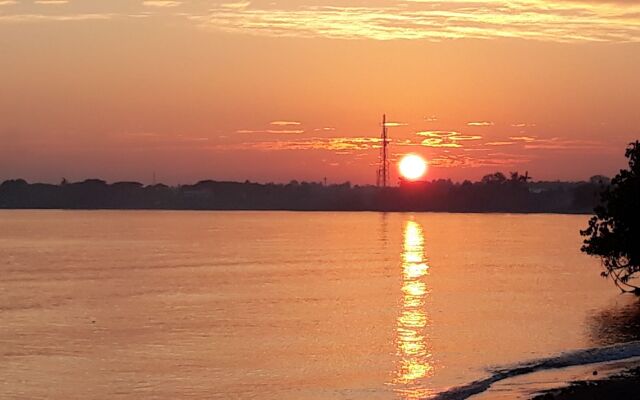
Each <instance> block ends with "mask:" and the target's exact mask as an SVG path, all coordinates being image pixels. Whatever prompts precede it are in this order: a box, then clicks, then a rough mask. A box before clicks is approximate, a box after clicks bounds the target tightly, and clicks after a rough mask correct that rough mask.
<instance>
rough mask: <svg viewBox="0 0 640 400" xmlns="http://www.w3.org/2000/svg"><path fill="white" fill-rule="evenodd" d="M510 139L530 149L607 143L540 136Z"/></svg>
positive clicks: (574, 148) (603, 145)
mask: <svg viewBox="0 0 640 400" xmlns="http://www.w3.org/2000/svg"><path fill="white" fill-rule="evenodd" d="M509 139H510V140H513V141H515V142H519V143H520V144H522V145H523V147H524V148H525V149H528V150H576V149H602V148H604V147H607V146H606V144H605V143H602V142H599V141H595V140H574V139H564V138H560V137H552V138H538V137H536V136H511V137H509Z"/></svg>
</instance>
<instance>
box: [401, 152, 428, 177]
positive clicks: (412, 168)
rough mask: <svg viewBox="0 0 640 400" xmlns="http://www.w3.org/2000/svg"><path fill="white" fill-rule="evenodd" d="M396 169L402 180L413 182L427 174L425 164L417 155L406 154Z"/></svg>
mask: <svg viewBox="0 0 640 400" xmlns="http://www.w3.org/2000/svg"><path fill="white" fill-rule="evenodd" d="M398 169H399V170H400V175H402V177H403V178H405V179H408V180H411V181H415V180H416V179H419V178H420V177H422V176H423V175H424V174H425V172H427V162H426V161H425V160H424V158H422V157H420V156H419V155H417V154H407V155H405V156H404V157H402V159H401V160H400V164H398Z"/></svg>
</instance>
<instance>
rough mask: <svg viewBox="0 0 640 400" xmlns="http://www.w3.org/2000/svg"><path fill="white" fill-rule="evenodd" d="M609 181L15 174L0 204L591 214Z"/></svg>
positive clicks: (2, 188)
mask: <svg viewBox="0 0 640 400" xmlns="http://www.w3.org/2000/svg"><path fill="white" fill-rule="evenodd" d="M608 185H609V179H608V178H606V177H604V176H594V177H592V178H591V179H590V180H589V181H586V182H559V181H556V182H533V181H532V180H531V178H530V177H529V175H528V174H525V175H521V174H519V173H517V172H512V173H511V174H510V175H509V176H508V177H507V176H505V175H504V174H503V173H501V172H496V173H494V174H489V175H486V176H484V177H483V178H482V179H481V180H480V181H479V182H471V181H468V180H467V181H464V182H461V183H459V182H452V181H451V180H444V179H439V180H433V181H428V182H406V181H405V182H400V185H399V186H396V187H387V188H380V187H375V186H368V185H364V186H360V185H351V184H350V183H349V182H345V183H342V184H331V185H325V184H322V183H318V182H297V181H291V182H289V183H287V184H276V183H267V184H261V183H254V182H249V181H245V182H221V181H212V180H205V181H200V182H198V183H196V184H192V185H179V186H174V187H170V186H167V185H163V184H154V185H147V186H145V185H143V184H142V183H139V182H116V183H112V184H109V183H107V182H105V181H103V180H99V179H87V180H85V181H82V182H73V183H71V182H67V181H66V180H63V181H62V182H61V183H60V184H58V185H53V184H44V183H28V182H26V181H25V180H23V179H14V180H7V181H5V182H3V183H2V184H1V185H0V208H10V209H174V210H309V211H448V212H517V213H533V212H541V213H590V212H591V211H592V210H593V208H594V207H595V206H596V205H598V202H599V194H600V193H601V192H602V191H603V189H605V188H606V187H607V186H608Z"/></svg>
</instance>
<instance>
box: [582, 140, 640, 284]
mask: <svg viewBox="0 0 640 400" xmlns="http://www.w3.org/2000/svg"><path fill="white" fill-rule="evenodd" d="M625 156H626V157H627V158H628V159H629V169H628V170H621V171H620V173H619V174H618V175H616V176H615V177H614V178H613V179H612V180H611V185H610V186H608V187H606V188H605V189H604V191H603V192H602V194H601V205H599V206H598V207H596V208H595V210H594V213H595V215H594V216H593V217H592V218H591V219H590V220H589V227H588V228H587V229H585V230H583V231H580V234H581V235H582V236H585V237H586V239H585V240H584V245H583V246H582V251H583V252H585V253H587V254H589V255H592V256H598V257H600V258H601V259H602V264H603V266H604V268H605V271H604V272H602V276H604V277H611V278H612V279H613V282H614V283H615V284H616V286H618V288H620V290H622V291H623V292H634V293H636V294H638V295H640V287H639V286H636V285H634V284H633V283H632V282H633V280H634V278H635V276H634V275H635V274H636V273H638V272H640V142H639V141H635V142H634V143H630V144H629V147H627V150H626V152H625Z"/></svg>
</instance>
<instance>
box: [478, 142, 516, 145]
mask: <svg viewBox="0 0 640 400" xmlns="http://www.w3.org/2000/svg"><path fill="white" fill-rule="evenodd" d="M515 143H516V142H507V141H497V142H487V143H485V146H508V145H512V144H515Z"/></svg>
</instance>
